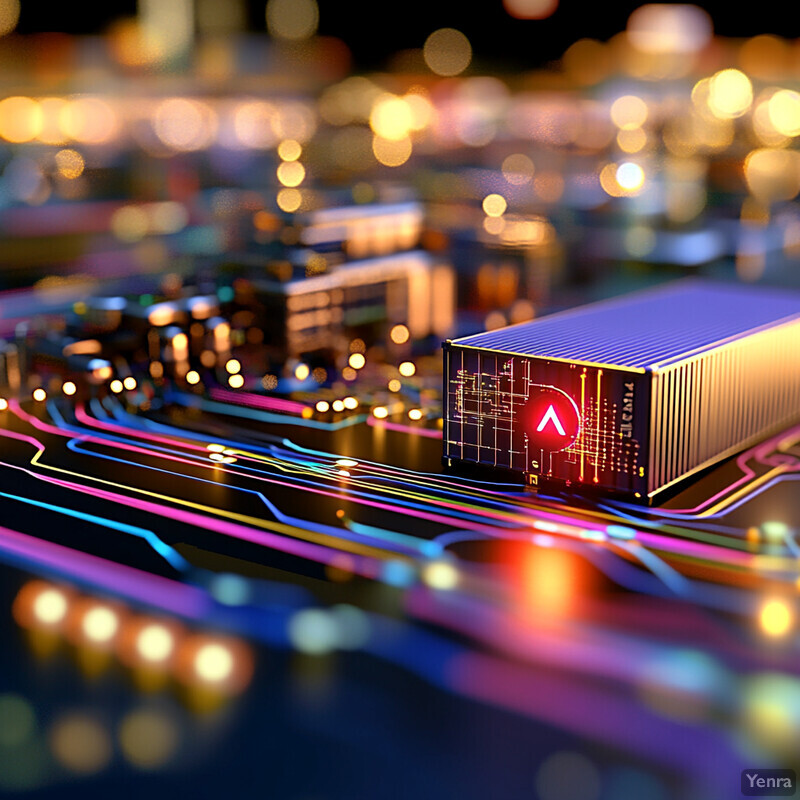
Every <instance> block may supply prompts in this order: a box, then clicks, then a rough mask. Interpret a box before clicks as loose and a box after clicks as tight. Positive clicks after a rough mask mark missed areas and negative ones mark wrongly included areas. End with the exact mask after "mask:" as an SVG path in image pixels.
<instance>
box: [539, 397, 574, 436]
mask: <svg viewBox="0 0 800 800" xmlns="http://www.w3.org/2000/svg"><path fill="white" fill-rule="evenodd" d="M548 422H552V423H553V425H555V428H556V430H557V431H558V435H559V436H566V435H567V433H566V431H565V430H564V426H563V425H562V424H561V420H560V419H559V418H558V414H556V410H555V408H554V407H553V404H552V403H551V404H550V405H549V407H548V409H547V411H546V412H545V415H544V416H543V417H542V421H541V422H540V423H539V427H538V428H537V429H536V432H537V433H541V432H542V431H543V430H544V429H545V428H546V427H547V423H548Z"/></svg>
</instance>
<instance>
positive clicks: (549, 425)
mask: <svg viewBox="0 0 800 800" xmlns="http://www.w3.org/2000/svg"><path fill="white" fill-rule="evenodd" d="M523 422H524V425H525V431H526V432H527V434H528V442H529V444H530V446H531V447H533V448H535V449H539V450H546V451H549V452H551V453H555V452H558V451H559V450H566V449H567V448H568V447H569V446H570V445H571V444H573V443H574V442H575V440H576V439H577V438H578V435H579V434H580V432H581V415H580V411H578V406H577V404H576V403H575V401H574V400H573V399H572V398H571V397H570V396H569V395H568V394H567V393H566V392H562V391H561V390H560V389H556V388H555V387H554V386H533V387H531V394H530V397H529V398H528V402H527V403H526V404H525V408H524V410H523Z"/></svg>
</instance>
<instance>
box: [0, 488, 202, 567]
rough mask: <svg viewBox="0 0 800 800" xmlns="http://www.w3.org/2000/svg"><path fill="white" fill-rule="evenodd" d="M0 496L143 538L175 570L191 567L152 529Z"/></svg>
mask: <svg viewBox="0 0 800 800" xmlns="http://www.w3.org/2000/svg"><path fill="white" fill-rule="evenodd" d="M0 497H8V498H9V499H11V500H18V501H19V502H20V503H27V504H28V505H31V506H38V507H39V508H46V509H48V510H49V511H55V512H57V513H59V514H64V515H65V516H67V517H73V518H75V519H82V520H84V521H85V522H92V523H94V524H95V525H101V526H102V527H104V528H111V529H112V530H116V531H120V532H121V533H129V534H130V535H131V536H136V537H137V538H139V539H144V540H145V541H146V542H147V543H148V544H149V545H150V547H152V548H153V550H155V551H156V553H158V554H159V555H160V556H161V557H162V558H164V559H165V560H166V561H167V563H169V565H170V566H172V567H174V568H175V569H177V570H180V571H182V572H183V571H185V570H187V569H189V568H190V567H191V564H189V562H188V561H186V559H185V558H184V557H183V556H182V555H181V554H180V553H178V551H177V550H175V548H173V547H170V545H168V544H167V543H166V542H164V541H162V540H161V539H159V537H158V536H157V535H156V534H155V533H153V531H150V530H147V529H146V528H139V527H137V526H135V525H128V524H126V523H124V522H116V521H114V520H111V519H106V518H105V517H96V516H95V515H94V514H87V513H85V512H83V511H76V510H74V509H71V508H64V506H57V505H53V504H52V503H45V502H43V501H41V500H33V499H31V498H29V497H20V496H19V495H16V494H7V493H6V492H0Z"/></svg>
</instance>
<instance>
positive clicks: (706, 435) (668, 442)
mask: <svg viewBox="0 0 800 800" xmlns="http://www.w3.org/2000/svg"><path fill="white" fill-rule="evenodd" d="M651 398H652V400H651V402H652V407H651V430H650V448H649V451H650V455H649V461H648V492H649V494H651V495H652V494H654V493H656V492H658V491H659V490H661V489H664V488H666V487H667V486H669V485H670V484H672V483H674V482H675V481H677V480H678V479H680V478H681V477H684V476H686V475H687V474H688V473H691V472H693V471H696V470H699V469H702V468H703V467H706V466H710V465H711V464H713V463H714V462H716V461H719V460H720V459H721V458H723V457H724V456H725V455H728V454H731V453H733V452H735V451H737V450H740V449H742V448H743V447H745V446H746V445H747V444H748V443H750V442H754V441H756V440H758V439H759V438H763V437H764V436H766V435H767V434H769V433H770V432H771V431H773V430H777V429H780V428H781V427H785V426H786V425H787V424H789V423H791V422H792V421H793V420H795V419H797V418H798V416H800V320H793V321H791V322H787V323H784V324H782V325H777V326H775V327H773V328H769V329H766V330H761V331H759V332H758V333H755V334H753V335H751V336H747V337H744V338H742V339H738V340H736V341H733V342H730V343H728V344H725V345H723V346H721V347H718V348H715V349H713V350H709V351H707V352H705V353H703V354H701V355H699V356H696V357H694V358H691V359H687V360H686V361H683V362H678V363H676V364H674V365H671V366H670V367H668V368H665V369H663V370H660V371H658V372H656V373H654V374H653V385H652V395H651Z"/></svg>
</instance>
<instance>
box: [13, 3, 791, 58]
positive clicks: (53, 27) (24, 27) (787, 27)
mask: <svg viewBox="0 0 800 800" xmlns="http://www.w3.org/2000/svg"><path fill="white" fill-rule="evenodd" d="M167 1H168V0H164V2H167ZM318 2H319V7H320V24H319V33H320V34H321V35H324V36H335V37H338V38H339V39H342V40H344V41H345V42H346V43H347V44H348V46H349V47H350V49H351V51H352V53H353V58H354V62H355V64H356V66H357V67H359V68H362V69H369V68H377V67H381V66H383V65H384V64H385V61H386V59H387V57H388V56H389V55H391V54H392V53H395V52H397V51H398V50H404V49H407V48H416V47H421V46H422V45H423V43H424V41H425V39H426V37H427V36H428V34H430V33H431V32H433V31H434V30H436V29H437V28H442V27H452V28H458V29H459V30H460V31H462V32H463V33H465V34H466V35H467V37H468V38H469V40H470V42H471V43H472V47H473V50H474V52H475V54H476V56H477V58H478V59H483V60H487V61H488V62H490V63H492V62H505V63H507V64H509V65H512V66H522V67H524V66H527V67H534V66H540V65H543V64H546V63H547V62H549V61H552V60H554V59H557V58H559V57H560V56H561V55H562V54H563V52H564V51H565V50H566V49H567V48H568V47H569V46H570V45H571V44H572V43H573V42H576V41H577V40H578V39H582V38H592V39H600V40H607V39H609V38H611V37H612V36H613V35H614V34H616V33H619V32H620V31H622V30H624V29H625V25H626V23H627V20H628V17H629V16H630V14H631V12H632V11H634V9H636V8H638V7H639V6H641V5H643V2H642V0H636V1H633V2H614V3H602V2H594V3H587V2H576V0H561V2H560V4H559V7H558V8H557V9H556V11H555V13H554V14H553V15H552V16H551V17H549V18H548V19H545V20H518V19H514V18H512V17H510V16H509V15H508V13H507V12H506V11H505V9H504V8H503V4H502V0H478V2H473V3H469V2H441V1H440V2H435V0H433V2H432V0H382V1H381V2H366V1H365V0H351V1H348V0H318ZM246 5H247V9H248V27H249V29H250V30H251V31H264V30H265V28H266V26H265V17H264V9H265V5H266V4H265V2H264V0H246ZM696 5H700V6H701V7H702V8H705V9H706V11H708V12H709V14H711V16H712V18H713V20H714V30H715V32H716V33H718V34H720V35H722V36H730V37H749V36H753V35H755V34H758V33H773V34H776V35H779V36H784V37H787V38H794V37H798V36H800V14H798V13H797V9H796V6H794V4H791V3H785V4H784V3H760V4H759V5H758V6H757V7H755V6H750V8H749V9H748V11H749V13H748V12H747V11H743V10H742V6H737V5H736V4H733V3H698V4H696ZM135 14H136V0H123V2H117V3H112V4H108V5H105V4H97V5H95V4H83V5H76V4H74V3H63V4H56V3H53V2H52V0H24V2H23V3H22V10H21V14H20V21H19V25H18V26H17V32H19V33H37V32H44V31H57V32H63V33H76V34H86V33H101V32H103V31H104V30H105V29H106V28H107V27H108V25H109V23H111V22H113V21H114V20H116V19H119V18H120V17H125V16H134V15H135Z"/></svg>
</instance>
